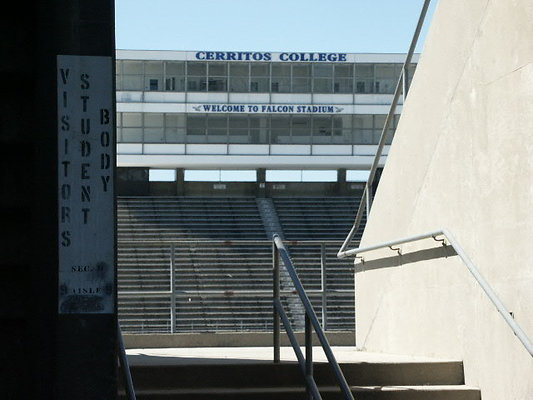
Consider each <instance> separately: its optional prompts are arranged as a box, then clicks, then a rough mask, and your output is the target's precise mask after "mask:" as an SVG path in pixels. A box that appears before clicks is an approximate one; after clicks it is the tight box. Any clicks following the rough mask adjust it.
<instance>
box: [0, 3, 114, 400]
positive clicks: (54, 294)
mask: <svg viewBox="0 0 533 400" xmlns="http://www.w3.org/2000/svg"><path fill="white" fill-rule="evenodd" d="M8 9H9V11H7V10H8ZM8 9H7V8H6V11H5V12H3V13H0V14H1V16H0V24H1V25H2V27H3V28H4V29H3V30H2V32H3V37H2V43H3V45H4V47H3V64H2V75H3V78H4V80H3V84H2V91H3V95H2V96H0V107H1V108H2V115H3V116H2V119H1V121H0V187H1V188H2V189H1V192H2V196H0V198H1V200H0V220H1V226H2V232H3V233H4V235H3V236H4V237H7V238H8V239H7V241H4V242H2V245H1V248H0V273H1V274H2V279H0V304H1V306H0V325H1V326H2V333H3V334H4V333H5V334H6V335H5V336H4V335H2V348H3V349H4V351H5V352H7V354H4V355H6V356H7V357H6V358H5V359H4V361H3V362H4V363H5V365H3V367H4V368H5V370H6V371H7V372H6V373H5V374H2V375H3V376H2V378H1V379H0V381H1V383H0V398H6V399H37V398H38V399H54V400H56V399H60V400H62V399H69V400H71V399H81V400H84V399H95V400H96V399H113V398H116V386H117V384H116V383H117V367H116V365H117V362H116V347H117V336H116V332H117V314H116V276H115V277H113V276H112V275H113V274H114V272H111V276H110V277H111V281H113V282H114V283H115V286H114V287H109V288H108V290H109V293H110V296H112V297H114V298H113V299H111V303H108V304H110V305H111V311H109V312H106V313H101V314H100V313H87V314H83V313H78V312H72V313H66V314H63V313H60V306H59V300H60V290H59V287H58V280H59V278H60V276H59V275H60V274H59V265H60V257H59V254H60V249H59V247H60V238H61V236H60V233H61V232H60V227H59V221H60V215H59V214H60V213H59V208H58V204H59V201H60V198H59V196H58V193H59V192H60V188H59V187H58V186H59V185H58V183H59V177H60V175H61V173H62V172H64V170H61V168H60V165H62V164H60V163H59V161H60V160H59V156H60V154H59V145H58V141H59V136H58V135H59V134H58V131H59V128H60V122H59V118H58V95H57V93H58V84H59V79H58V55H71V56H98V57H107V58H108V59H109V61H110V63H109V65H111V68H110V69H109V71H108V72H109V75H110V76H109V77H108V78H109V79H110V84H111V86H112V87H111V88H110V89H111V93H112V96H114V83H113V82H114V52H115V46H114V2H113V1H112V0H35V1H31V2H10V3H9V7H8ZM70 78H72V79H76V80H80V79H81V76H74V75H71V76H69V77H68V79H70ZM92 78H97V77H91V79H92ZM78 83H80V84H82V82H80V81H78ZM111 100H112V101H111V103H110V104H112V105H113V106H112V109H109V110H106V112H107V111H109V115H110V116H111V118H113V117H114V114H115V110H114V98H112V99H111ZM62 101H67V100H65V99H62ZM69 101H70V99H69ZM77 101H79V102H81V103H80V104H83V101H90V100H88V99H86V100H83V99H80V98H78V99H77ZM88 106H89V107H90V106H92V104H90V103H88ZM69 122H73V121H69ZM77 122H78V123H79V121H77ZM92 122H93V125H92V126H93V128H94V129H96V127H97V126H98V123H95V121H92ZM109 126H110V128H109V129H108V131H109V132H108V133H109V136H106V137H105V146H106V147H107V146H109V147H110V148H114V123H113V122H112V120H111V121H109ZM85 127H86V128H87V125H86V126H85ZM93 133H94V131H93ZM108 139H109V140H108ZM70 145H72V146H73V147H69V149H74V148H75V147H74V146H75V145H74V144H73V143H70V144H69V146H70ZM77 146H80V143H77ZM89 146H92V149H93V150H96V149H97V148H98V149H99V150H101V149H100V147H101V146H100V144H97V142H96V139H94V142H91V144H90V145H87V144H86V145H84V147H83V148H84V150H83V151H84V154H85V155H86V156H88V154H89V153H90V150H89ZM78 148H79V147H78ZM111 153H112V154H111V155H110V157H112V158H109V159H108V158H107V153H106V155H105V157H103V158H102V170H103V169H105V170H106V176H109V180H108V181H107V182H108V183H109V184H110V185H112V184H113V181H114V179H112V177H113V174H114V171H113V166H114V157H115V155H114V152H113V151H112V152H111ZM93 155H94V153H93ZM68 165H70V164H63V165H62V168H67V169H68ZM72 165H74V164H72ZM97 170H98V171H97ZM70 172H74V171H72V170H69V173H70ZM100 172H101V171H100V165H98V167H96V166H95V165H92V166H90V167H89V166H84V167H82V169H80V170H78V171H76V173H77V174H79V179H80V180H81V179H84V178H85V177H89V176H91V175H92V174H94V175H92V176H96V174H97V173H98V174H100ZM79 183H80V182H77V184H79ZM108 190H110V191H112V190H113V188H112V187H108ZM94 192H95V189H94V190H93V194H94ZM108 193H111V192H108ZM86 194H88V192H87V193H86ZM75 195H76V196H80V193H76V194H75ZM93 200H95V199H94V197H93ZM111 207H112V210H111V215H113V216H114V207H113V204H111ZM85 214H86V216H88V215H89V214H88V211H85ZM67 215H68V211H66V209H65V213H64V214H63V219H64V220H67V219H68V216H67ZM82 215H83V214H82ZM78 216H79V214H78ZM113 231H114V230H113ZM112 235H113V232H112ZM66 236H67V235H65V237H66ZM113 243H114V238H112V247H114V244H113ZM112 253H114V251H112ZM111 257H112V258H114V254H112V255H111ZM72 267H74V265H72ZM80 267H81V268H83V265H80ZM106 273H109V272H106ZM71 289H72V288H71ZM77 289H80V290H81V288H77ZM77 299H78V300H80V301H78V302H77V305H80V304H81V303H82V301H81V299H82V297H81V296H79V297H77ZM94 310H96V309H94ZM4 378H6V379H7V381H6V380H5V379H4Z"/></svg>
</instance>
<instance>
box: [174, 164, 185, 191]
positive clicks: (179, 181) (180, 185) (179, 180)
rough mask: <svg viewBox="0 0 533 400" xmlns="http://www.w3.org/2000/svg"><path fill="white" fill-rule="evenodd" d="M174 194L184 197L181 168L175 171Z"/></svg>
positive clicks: (183, 176)
mask: <svg viewBox="0 0 533 400" xmlns="http://www.w3.org/2000/svg"><path fill="white" fill-rule="evenodd" d="M176 194H177V195H178V196H185V170H184V169H183V168H177V169H176Z"/></svg>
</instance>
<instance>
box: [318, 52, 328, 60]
mask: <svg viewBox="0 0 533 400" xmlns="http://www.w3.org/2000/svg"><path fill="white" fill-rule="evenodd" d="M318 61H326V54H325V53H318Z"/></svg>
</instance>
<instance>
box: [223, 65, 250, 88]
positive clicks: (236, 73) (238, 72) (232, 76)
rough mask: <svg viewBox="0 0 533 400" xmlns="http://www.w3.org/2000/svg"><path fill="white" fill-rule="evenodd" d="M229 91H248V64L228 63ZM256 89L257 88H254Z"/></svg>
mask: <svg viewBox="0 0 533 400" xmlns="http://www.w3.org/2000/svg"><path fill="white" fill-rule="evenodd" d="M229 71H230V73H229V82H230V84H229V91H230V92H248V88H251V85H249V84H248V81H249V72H248V71H249V64H248V63H235V64H230V65H229ZM256 91H257V90H256Z"/></svg>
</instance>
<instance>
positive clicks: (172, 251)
mask: <svg viewBox="0 0 533 400" xmlns="http://www.w3.org/2000/svg"><path fill="white" fill-rule="evenodd" d="M175 252H176V247H175V245H174V244H172V245H171V246H170V333H174V331H175V326H176V293H175V290H174V284H175V279H176V268H175Z"/></svg>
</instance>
